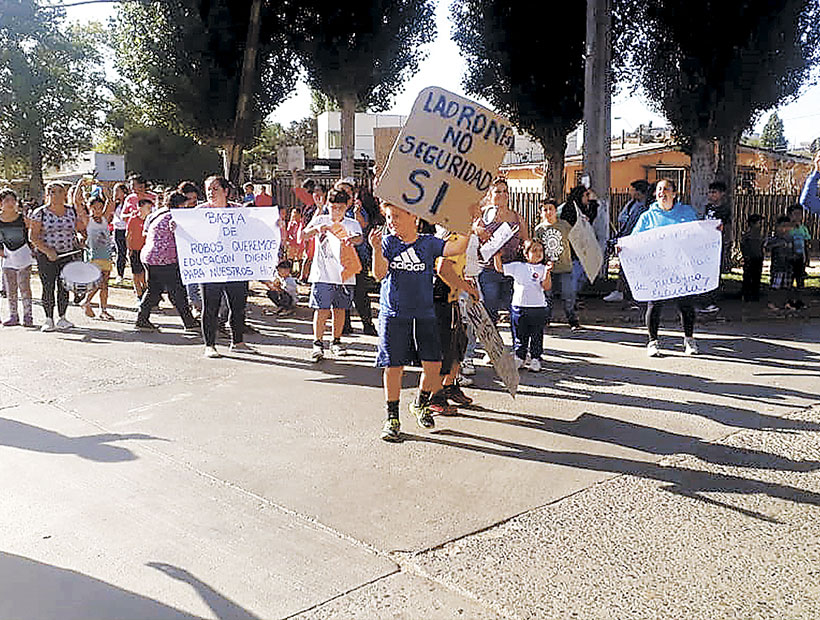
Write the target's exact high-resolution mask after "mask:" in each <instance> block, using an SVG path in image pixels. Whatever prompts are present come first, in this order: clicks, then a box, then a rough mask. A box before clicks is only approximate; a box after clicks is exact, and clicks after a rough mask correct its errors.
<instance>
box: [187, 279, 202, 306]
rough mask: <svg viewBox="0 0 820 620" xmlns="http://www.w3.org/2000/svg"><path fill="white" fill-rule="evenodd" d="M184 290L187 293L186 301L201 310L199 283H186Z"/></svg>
mask: <svg viewBox="0 0 820 620" xmlns="http://www.w3.org/2000/svg"><path fill="white" fill-rule="evenodd" d="M185 291H186V292H187V293H188V302H189V303H190V304H191V306H193V307H194V308H196V309H197V310H200V311H201V310H202V295H200V291H199V284H186V285H185Z"/></svg>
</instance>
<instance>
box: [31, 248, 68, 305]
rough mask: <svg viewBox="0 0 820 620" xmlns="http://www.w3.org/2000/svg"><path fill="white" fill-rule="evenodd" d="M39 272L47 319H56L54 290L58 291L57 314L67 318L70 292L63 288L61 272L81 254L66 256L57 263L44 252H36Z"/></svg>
mask: <svg viewBox="0 0 820 620" xmlns="http://www.w3.org/2000/svg"><path fill="white" fill-rule="evenodd" d="M35 254H36V255H37V271H38V273H39V274H40V282H41V283H42V285H43V294H42V297H43V311H44V312H45V313H46V317H48V318H49V319H52V320H53V319H54V289H55V287H56V289H57V314H58V315H60V316H65V312H66V310H68V291H67V290H66V288H65V287H64V286H63V281H62V280H61V279H60V271H62V269H63V267H65V266H66V265H67V264H68V263H70V262H71V261H72V260H76V259H77V257H78V256H79V254H72V255H71V256H64V257H62V258H58V259H57V260H55V261H50V260H48V257H47V256H46V255H45V254H43V253H42V252H36V253H35Z"/></svg>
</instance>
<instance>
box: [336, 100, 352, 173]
mask: <svg viewBox="0 0 820 620" xmlns="http://www.w3.org/2000/svg"><path fill="white" fill-rule="evenodd" d="M339 105H340V106H341V108H342V174H341V177H342V178H344V177H352V176H353V171H354V164H353V158H354V157H355V153H354V150H353V149H354V142H355V139H356V96H355V95H353V94H350V93H345V94H343V95H342V96H341V97H339Z"/></svg>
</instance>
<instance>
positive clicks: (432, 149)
mask: <svg viewBox="0 0 820 620" xmlns="http://www.w3.org/2000/svg"><path fill="white" fill-rule="evenodd" d="M513 140H514V134H513V128H512V126H511V125H510V122H509V121H508V120H507V119H505V118H504V117H502V116H499V115H498V114H496V113H495V112H492V111H490V110H488V109H487V108H484V107H482V106H480V105H478V104H477V103H474V102H472V101H470V100H469V99H465V98H464V97H461V96H460V95H456V94H455V93H451V92H449V91H446V90H444V89H443V88H438V87H437V86H430V87H428V88H425V89H424V90H422V91H421V93H419V96H418V97H417V98H416V102H415V103H414V104H413V110H412V112H411V113H410V116H409V117H408V119H407V122H406V123H405V125H404V127H403V128H402V130H401V133H400V134H399V137H398V138H397V139H396V143H395V144H394V145H393V149H392V150H391V151H390V157H389V158H388V160H387V167H386V168H385V171H384V174H383V175H382V177H381V179H380V180H379V184H378V186H377V187H376V189H375V193H376V195H377V196H379V197H380V198H382V199H383V200H386V201H387V202H390V203H392V204H394V205H396V206H397V207H401V208H403V209H406V210H407V211H410V212H411V213H415V214H416V215H418V216H419V217H422V218H424V219H426V220H428V221H430V222H434V223H436V224H442V225H443V226H445V227H446V228H447V229H449V230H451V231H454V232H460V233H465V234H466V233H469V232H470V223H471V222H470V215H469V212H468V207H469V206H470V205H472V204H473V203H475V202H477V201H478V200H479V199H480V198H481V197H482V196H483V195H484V193H485V192H486V191H487V190H488V189H489V187H490V183H491V182H492V180H493V177H495V175H496V173H497V172H498V166H499V164H501V162H502V160H503V159H504V154H505V153H506V152H507V150H508V148H509V147H510V146H512V144H513Z"/></svg>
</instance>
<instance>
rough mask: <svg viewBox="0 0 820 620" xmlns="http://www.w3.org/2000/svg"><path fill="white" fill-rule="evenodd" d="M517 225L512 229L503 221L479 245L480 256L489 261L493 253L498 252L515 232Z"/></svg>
mask: <svg viewBox="0 0 820 620" xmlns="http://www.w3.org/2000/svg"><path fill="white" fill-rule="evenodd" d="M517 229H518V226H516V227H515V229H513V227H512V226H510V223H509V222H504V223H503V224H502V225H501V226H499V227H498V228H496V229H495V232H494V233H493V234H492V236H491V237H490V238H489V239H488V240H487V243H485V244H484V245H482V246H481V249H480V250H479V252H481V258H483V259H484V260H485V261H489V260H490V259H491V258H492V257H493V254H495V253H496V252H498V250H500V249H501V248H503V247H504V244H505V243H507V241H509V240H510V239H512V236H513V235H514V234H515V233H516V230H517Z"/></svg>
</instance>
